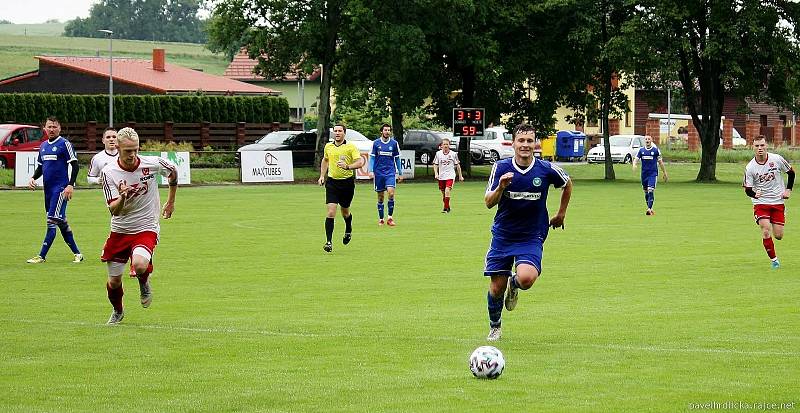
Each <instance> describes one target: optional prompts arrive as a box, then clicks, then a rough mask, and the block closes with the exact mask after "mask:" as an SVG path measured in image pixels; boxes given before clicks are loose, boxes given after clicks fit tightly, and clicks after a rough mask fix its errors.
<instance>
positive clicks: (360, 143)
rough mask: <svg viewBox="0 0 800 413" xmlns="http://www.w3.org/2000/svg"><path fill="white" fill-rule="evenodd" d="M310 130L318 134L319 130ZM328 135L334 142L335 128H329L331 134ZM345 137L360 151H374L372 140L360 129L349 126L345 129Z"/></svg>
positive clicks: (330, 140)
mask: <svg viewBox="0 0 800 413" xmlns="http://www.w3.org/2000/svg"><path fill="white" fill-rule="evenodd" d="M309 132H312V133H314V134H316V133H317V130H316V129H311V130H310V131H309ZM328 136H330V137H329V138H328V142H333V128H331V129H329V135H328ZM344 139H345V140H346V141H347V142H351V143H353V145H356V148H358V150H359V152H371V151H372V140H371V139H369V138H367V137H366V136H364V134H363V133H361V132H359V131H357V130H355V129H350V128H347V131H345V134H344Z"/></svg>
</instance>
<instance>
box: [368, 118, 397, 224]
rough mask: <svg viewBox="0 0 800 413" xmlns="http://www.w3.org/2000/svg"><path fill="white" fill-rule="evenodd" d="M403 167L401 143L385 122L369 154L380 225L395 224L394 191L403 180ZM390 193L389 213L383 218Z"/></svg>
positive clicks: (370, 171)
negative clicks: (385, 196) (386, 194)
mask: <svg viewBox="0 0 800 413" xmlns="http://www.w3.org/2000/svg"><path fill="white" fill-rule="evenodd" d="M402 171H403V168H402V166H401V165H400V145H399V144H398V143H397V141H396V140H394V138H392V127H391V126H389V124H387V123H384V124H383V125H381V136H380V138H379V139H375V141H374V142H373V143H372V152H370V154H369V177H370V178H375V192H377V193H378V225H383V224H384V222H385V223H386V225H388V226H390V227H393V226H395V222H394V218H393V217H392V214H393V213H394V192H395V187H396V186H397V182H398V181H400V182H402V181H403V173H402ZM385 192H388V193H389V202H388V204H389V205H388V206H389V214H388V216H387V217H386V221H384V220H383V199H384V195H383V194H384V193H385Z"/></svg>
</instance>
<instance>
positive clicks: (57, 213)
mask: <svg viewBox="0 0 800 413" xmlns="http://www.w3.org/2000/svg"><path fill="white" fill-rule="evenodd" d="M44 129H45V132H46V133H47V142H44V143H43V144H42V146H41V147H39V156H38V157H37V158H36V170H35V171H34V172H33V177H31V180H30V182H28V187H29V188H31V189H35V188H36V180H37V179H39V177H40V176H43V177H44V179H43V182H44V209H45V210H46V211H47V232H46V233H45V236H44V242H43V243H42V249H41V251H39V255H37V256H35V257H33V258H31V259H29V260H28V261H27V262H28V263H29V264H40V263H43V262H45V257H47V252H48V251H49V250H50V247H51V246H52V245H53V241H54V240H55V239H56V227H58V229H59V230H61V236H62V237H63V238H64V241H65V242H66V243H67V245H69V248H70V249H71V250H72V253H73V254H75V257H74V259H73V260H72V262H75V263H78V262H81V261H83V255H82V254H81V251H80V250H79V249H78V245H76V244H75V237H74V236H73V234H72V230H71V229H70V227H69V224H68V223H67V202H68V201H69V200H70V199H72V192H73V190H74V186H75V179H77V178H78V158H77V157H76V156H75V150H74V149H72V144H71V143H70V142H69V141H68V140H67V139H65V138H63V137H62V136H61V124H60V123H59V121H58V119H56V118H55V117H52V116H51V117H49V118H47V122H46V123H45V126H44ZM70 167H71V168H70Z"/></svg>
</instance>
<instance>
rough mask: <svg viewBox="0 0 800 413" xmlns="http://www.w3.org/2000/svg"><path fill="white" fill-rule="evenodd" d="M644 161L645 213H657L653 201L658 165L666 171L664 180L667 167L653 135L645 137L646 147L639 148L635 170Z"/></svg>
mask: <svg viewBox="0 0 800 413" xmlns="http://www.w3.org/2000/svg"><path fill="white" fill-rule="evenodd" d="M639 161H641V162H642V190H644V200H645V202H647V211H646V212H645V215H655V214H656V213H655V212H654V211H653V203H654V202H655V200H656V198H655V190H656V182H658V166H659V165H660V166H661V170H662V171H663V172H664V182H667V169H666V168H665V167H664V160H663V159H661V151H659V150H658V147H657V146H656V145H654V144H653V137H652V136H650V135H647V136H645V137H644V147H642V148H639V152H638V153H637V154H636V157H635V158H633V170H634V171H636V164H638V163H639Z"/></svg>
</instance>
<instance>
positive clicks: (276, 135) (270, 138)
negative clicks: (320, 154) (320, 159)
mask: <svg viewBox="0 0 800 413" xmlns="http://www.w3.org/2000/svg"><path fill="white" fill-rule="evenodd" d="M294 135H297V132H292V131H277V132H271V133H268V134H266V135H264V137H263V138H261V139H259V140H258V141H256V143H277V144H281V143H284V142H285V141H286V139H288V138H291V137H292V136H294Z"/></svg>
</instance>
